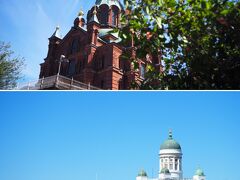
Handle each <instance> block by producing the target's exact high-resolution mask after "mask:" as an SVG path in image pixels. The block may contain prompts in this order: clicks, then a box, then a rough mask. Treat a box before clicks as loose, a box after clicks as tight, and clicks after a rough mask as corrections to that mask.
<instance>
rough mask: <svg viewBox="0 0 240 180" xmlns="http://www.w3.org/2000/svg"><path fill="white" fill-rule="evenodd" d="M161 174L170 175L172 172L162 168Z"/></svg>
mask: <svg viewBox="0 0 240 180" xmlns="http://www.w3.org/2000/svg"><path fill="white" fill-rule="evenodd" d="M160 173H161V174H170V171H169V170H168V168H162V169H161V172H160Z"/></svg>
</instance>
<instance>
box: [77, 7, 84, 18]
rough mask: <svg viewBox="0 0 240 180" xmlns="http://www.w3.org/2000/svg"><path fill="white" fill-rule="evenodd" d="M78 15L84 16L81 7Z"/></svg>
mask: <svg viewBox="0 0 240 180" xmlns="http://www.w3.org/2000/svg"><path fill="white" fill-rule="evenodd" d="M78 16H79V17H83V16H84V12H83V10H82V8H80V11H79V13H78Z"/></svg>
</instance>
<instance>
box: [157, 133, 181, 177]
mask: <svg viewBox="0 0 240 180" xmlns="http://www.w3.org/2000/svg"><path fill="white" fill-rule="evenodd" d="M159 158H160V159H159V166H160V169H159V179H160V180H161V179H166V177H165V176H169V175H170V174H171V178H173V179H174V180H181V179H182V150H181V146H180V144H179V143H178V142H177V141H175V140H174V139H173V136H172V131H169V135H168V139H167V140H165V141H164V143H163V144H162V145H161V147H160V151H159Z"/></svg>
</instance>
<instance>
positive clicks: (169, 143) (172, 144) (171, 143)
mask: <svg viewBox="0 0 240 180" xmlns="http://www.w3.org/2000/svg"><path fill="white" fill-rule="evenodd" d="M163 149H179V150H181V146H180V144H179V143H178V142H177V141H175V140H174V139H173V137H172V132H171V131H169V137H168V139H167V140H166V141H164V142H163V144H162V145H161V146H160V150H163Z"/></svg>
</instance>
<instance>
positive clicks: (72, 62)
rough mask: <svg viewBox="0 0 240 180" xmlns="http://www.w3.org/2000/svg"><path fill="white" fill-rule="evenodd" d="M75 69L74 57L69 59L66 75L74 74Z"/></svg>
mask: <svg viewBox="0 0 240 180" xmlns="http://www.w3.org/2000/svg"><path fill="white" fill-rule="evenodd" d="M75 71H76V60H75V59H72V60H70V62H69V67H68V75H69V76H72V75H74V74H75Z"/></svg>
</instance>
